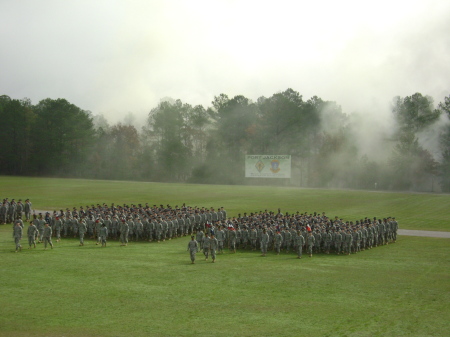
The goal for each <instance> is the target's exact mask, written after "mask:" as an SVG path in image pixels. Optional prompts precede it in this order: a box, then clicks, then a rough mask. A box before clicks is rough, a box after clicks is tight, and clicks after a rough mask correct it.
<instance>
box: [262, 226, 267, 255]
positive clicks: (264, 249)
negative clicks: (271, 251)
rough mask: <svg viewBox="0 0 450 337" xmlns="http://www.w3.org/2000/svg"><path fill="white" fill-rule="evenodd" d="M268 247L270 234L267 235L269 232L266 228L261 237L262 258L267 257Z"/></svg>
mask: <svg viewBox="0 0 450 337" xmlns="http://www.w3.org/2000/svg"><path fill="white" fill-rule="evenodd" d="M268 245H269V234H267V231H266V229H265V228H264V229H263V231H262V235H261V256H266V254H267V247H268Z"/></svg>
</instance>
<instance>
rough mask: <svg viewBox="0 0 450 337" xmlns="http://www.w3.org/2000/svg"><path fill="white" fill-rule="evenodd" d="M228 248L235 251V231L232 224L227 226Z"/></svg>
mask: <svg viewBox="0 0 450 337" xmlns="http://www.w3.org/2000/svg"><path fill="white" fill-rule="evenodd" d="M228 248H229V249H230V250H232V251H233V252H234V253H236V232H235V230H234V227H233V226H232V225H230V227H228Z"/></svg>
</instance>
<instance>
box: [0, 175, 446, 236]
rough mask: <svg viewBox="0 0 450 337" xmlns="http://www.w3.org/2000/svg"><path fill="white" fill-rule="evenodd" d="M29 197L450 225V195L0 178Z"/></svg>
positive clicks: (4, 193)
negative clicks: (313, 213)
mask: <svg viewBox="0 0 450 337" xmlns="http://www.w3.org/2000/svg"><path fill="white" fill-rule="evenodd" d="M4 197H9V198H16V199H18V198H22V199H26V198H30V199H31V201H32V202H33V207H34V208H36V209H45V210H46V209H49V210H54V209H56V210H59V209H61V208H63V209H65V208H67V207H74V206H76V207H79V206H86V205H91V204H97V203H103V202H106V203H108V204H110V203H113V202H114V203H116V204H121V203H127V204H130V203H135V204H138V203H142V204H144V203H146V202H148V203H149V204H150V205H153V204H158V205H159V204H164V205H165V204H170V205H172V206H175V205H182V204H183V203H186V204H187V205H190V206H205V207H214V208H217V207H220V206H224V207H225V209H226V210H227V211H228V214H229V216H234V215H237V214H238V213H243V212H247V213H249V212H257V211H260V210H265V209H268V210H272V211H276V210H277V209H278V208H281V210H282V211H283V212H286V211H288V212H296V211H299V212H308V213H312V212H326V214H327V215H328V216H330V217H334V216H338V217H340V218H343V219H345V220H349V221H350V220H353V221H354V220H358V219H361V218H364V217H375V216H376V217H378V218H382V217H386V216H395V217H396V218H397V220H398V222H399V225H400V228H404V229H422V230H437V231H449V230H450V224H449V222H450V221H449V220H450V216H449V209H450V195H448V194H425V193H390V192H371V191H348V190H324V189H299V188H286V187H278V188H276V187H259V186H228V185H226V186H225V185H188V184H162V183H145V182H122V181H104V180H81V179H46V178H22V177H5V176H2V177H0V198H4Z"/></svg>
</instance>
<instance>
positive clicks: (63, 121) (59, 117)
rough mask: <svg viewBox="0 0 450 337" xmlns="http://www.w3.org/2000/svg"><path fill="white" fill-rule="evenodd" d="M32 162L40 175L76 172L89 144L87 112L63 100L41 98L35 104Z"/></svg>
mask: <svg viewBox="0 0 450 337" xmlns="http://www.w3.org/2000/svg"><path fill="white" fill-rule="evenodd" d="M34 111H35V112H36V115H37V119H36V127H35V129H34V131H33V133H34V151H33V163H35V164H36V165H37V171H38V172H39V173H41V174H68V175H80V174H82V170H83V169H84V168H85V164H86V156H87V154H88V152H89V147H90V145H91V144H92V140H93V136H94V129H93V123H92V117H91V116H90V114H89V112H87V111H84V110H82V109H80V108H79V107H77V106H75V105H74V104H71V103H69V102H68V101H67V100H65V99H62V98H59V99H55V100H54V99H50V98H47V99H44V100H42V101H40V102H39V103H38V104H37V105H36V106H35V107H34Z"/></svg>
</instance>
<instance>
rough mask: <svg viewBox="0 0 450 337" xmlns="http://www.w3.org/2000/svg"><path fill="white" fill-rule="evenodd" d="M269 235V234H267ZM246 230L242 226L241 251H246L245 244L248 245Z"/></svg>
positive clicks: (245, 227)
mask: <svg viewBox="0 0 450 337" xmlns="http://www.w3.org/2000/svg"><path fill="white" fill-rule="evenodd" d="M269 234H270V233H269ZM248 237H249V234H248V229H247V226H246V225H244V228H243V229H242V230H241V243H242V249H246V248H247V244H248Z"/></svg>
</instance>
